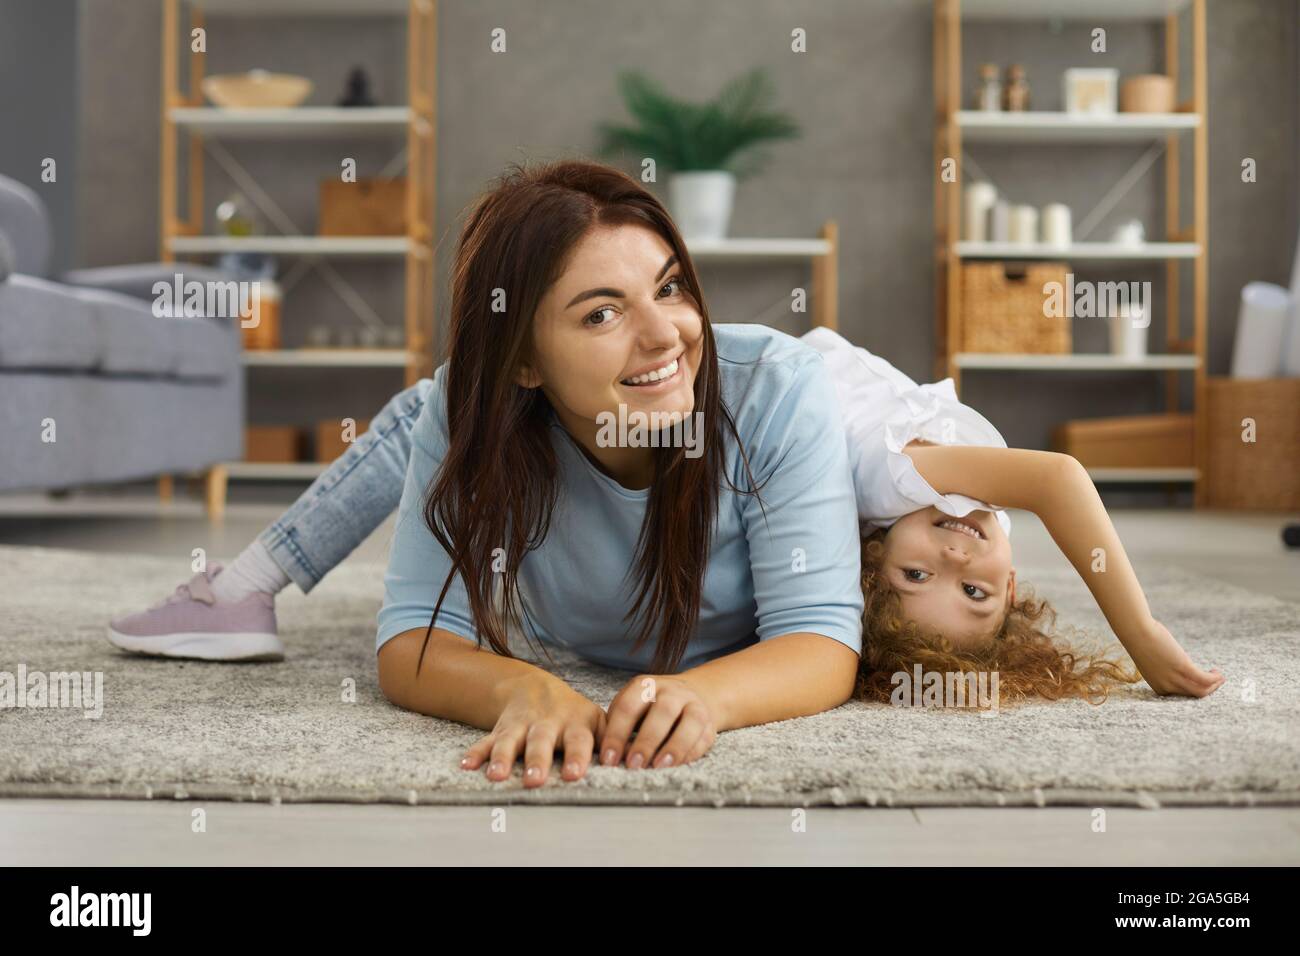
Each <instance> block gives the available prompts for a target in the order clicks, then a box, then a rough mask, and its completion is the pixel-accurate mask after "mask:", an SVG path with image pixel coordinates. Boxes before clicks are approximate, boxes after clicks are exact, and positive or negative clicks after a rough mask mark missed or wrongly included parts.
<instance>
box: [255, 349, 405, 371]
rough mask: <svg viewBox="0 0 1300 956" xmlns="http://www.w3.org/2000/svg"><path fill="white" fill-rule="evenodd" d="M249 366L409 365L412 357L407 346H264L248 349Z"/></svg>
mask: <svg viewBox="0 0 1300 956" xmlns="http://www.w3.org/2000/svg"><path fill="white" fill-rule="evenodd" d="M242 358H243V362H244V365H246V366H259V365H260V366H266V367H268V368H292V367H305V368H405V367H406V366H407V364H408V363H409V362H410V361H411V360H412V355H411V353H410V352H408V351H407V350H406V349H341V348H327V349H306V348H305V349H260V350H258V351H256V352H244V353H243V355H242Z"/></svg>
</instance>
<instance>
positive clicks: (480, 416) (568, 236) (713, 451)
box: [416, 160, 762, 673]
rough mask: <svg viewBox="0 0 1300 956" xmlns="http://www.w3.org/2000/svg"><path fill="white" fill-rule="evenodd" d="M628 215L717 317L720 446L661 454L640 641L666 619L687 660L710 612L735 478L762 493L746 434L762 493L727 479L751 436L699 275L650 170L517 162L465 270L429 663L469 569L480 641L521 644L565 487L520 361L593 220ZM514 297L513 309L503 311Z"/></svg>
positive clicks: (472, 217)
mask: <svg viewBox="0 0 1300 956" xmlns="http://www.w3.org/2000/svg"><path fill="white" fill-rule="evenodd" d="M620 225H639V226H645V227H649V228H650V229H653V230H654V231H655V232H657V233H658V234H659V235H660V236H662V237H663V239H664V241H665V242H666V243H667V244H668V245H669V246H670V247H671V248H672V250H673V252H674V253H675V254H676V255H677V260H678V263H679V265H680V267H681V273H682V277H683V285H684V287H685V291H686V292H687V293H688V294H689V295H690V296H691V297H692V298H693V299H694V303H695V305H696V306H697V307H698V309H699V312H700V316H701V318H702V320H703V335H704V341H703V349H702V352H701V359H700V368H699V369H698V371H697V372H696V376H695V385H694V391H695V408H694V411H695V412H700V413H703V419H702V425H703V428H702V435H701V436H700V441H701V442H702V447H703V449H704V452H703V454H701V455H699V456H698V457H695V458H688V457H687V456H686V454H685V452H686V449H684V448H682V447H675V448H671V447H669V448H662V447H661V448H656V449H654V450H653V454H654V480H653V483H652V485H651V489H650V494H649V500H648V504H647V509H646V515H645V519H644V521H643V523H642V525H641V532H640V535H639V536H638V538H637V545H636V551H637V553H636V559H635V562H634V568H629V569H628V570H629V573H631V572H632V571H633V570H635V572H636V574H637V577H638V579H639V581H640V586H639V590H638V594H637V598H636V602H635V604H634V605H633V606H632V608H631V609H630V610H629V611H628V612H627V613H626V614H625V615H624V620H625V621H626V620H627V619H628V618H630V617H633V616H634V615H636V614H637V613H638V612H639V611H640V610H641V608H642V607H643V606H645V607H648V609H649V610H650V611H652V612H653V613H647V614H646V615H645V617H644V619H643V621H642V623H641V625H640V627H639V629H638V633H637V637H636V639H635V642H634V643H633V646H632V650H633V651H635V650H637V649H638V648H640V647H641V646H642V645H643V644H644V643H645V641H646V640H648V638H649V636H650V634H651V632H652V631H653V630H654V627H655V625H656V623H659V624H661V625H662V629H661V630H660V634H659V642H658V645H657V648H656V651H655V657H654V662H653V665H652V667H653V670H654V672H655V673H671V672H673V671H675V670H676V668H677V665H678V663H679V662H680V661H681V658H682V655H683V654H684V653H685V650H686V645H687V643H688V642H689V640H690V638H691V635H692V633H693V631H694V629H695V625H696V622H697V620H698V617H699V611H700V593H701V590H702V589H703V585H704V573H705V571H706V569H707V565H708V557H709V549H710V543H711V541H712V535H713V530H714V522H715V518H716V515H717V506H718V494H719V491H720V486H719V482H718V479H719V476H720V475H721V476H724V477H726V478H727V484H728V485H730V486H731V487H732V490H734V491H737V492H739V493H741V494H755V495H757V493H758V490H759V489H757V488H753V475H752V474H751V473H750V471H749V460H748V457H747V456H746V455H745V450H744V448H743V446H741V447H740V454H741V458H742V461H743V462H744V468H745V472H746V475H747V476H748V479H749V484H750V486H751V487H750V489H747V490H745V491H741V490H740V489H737V488H736V487H735V486H734V485H732V484H731V479H730V477H729V476H726V475H725V471H726V469H725V467H724V465H725V454H724V445H723V442H722V440H721V439H722V436H723V424H724V423H725V424H726V426H727V428H728V429H729V430H730V433H731V436H732V438H733V439H734V440H735V441H736V443H737V445H738V446H740V436H739V435H738V434H737V432H736V425H735V421H734V419H733V418H732V415H731V412H730V411H729V410H728V409H727V407H726V405H725V403H724V402H723V401H722V396H721V383H720V380H719V373H718V355H717V349H716V345H715V342H714V338H713V332H712V330H711V328H710V324H709V313H708V308H707V306H706V305H705V302H704V295H703V293H702V291H701V289H700V282H699V277H698V275H697V274H696V271H695V265H694V263H693V262H692V261H691V257H690V255H688V254H687V251H686V244H685V243H684V242H683V241H682V238H681V236H680V235H679V234H678V232H677V227H676V226H675V225H674V224H673V221H672V219H671V217H670V216H669V215H668V212H667V211H666V210H665V209H664V207H663V205H662V204H661V203H660V202H659V200H658V199H656V198H655V196H654V195H653V194H652V193H650V192H649V191H647V190H646V189H645V188H644V187H643V186H642V185H641V184H640V183H638V182H637V181H636V180H635V179H633V178H631V177H630V176H628V175H626V174H625V173H623V172H620V171H619V170H617V169H614V168H612V167H609V166H605V165H602V164H599V163H592V162H587V161H582V160H561V161H555V162H551V163H545V164H542V165H540V166H537V167H535V168H526V167H524V166H521V165H519V164H511V166H509V167H507V169H506V171H505V172H504V173H502V175H501V176H500V177H499V178H498V179H497V181H496V183H495V185H494V188H492V189H491V190H489V191H488V192H486V193H485V194H484V195H482V196H481V197H480V198H479V199H478V200H477V201H476V202H475V203H474V204H473V206H472V207H471V209H470V211H469V214H468V216H467V219H466V222H465V226H464V229H463V231H462V233H461V237H460V243H459V246H458V247H457V251H456V258H455V263H454V265H453V266H452V270H451V317H450V336H449V343H448V359H447V362H448V365H447V428H448V438H449V446H448V449H447V454H446V457H445V459H444V460H443V463H442V466H441V468H440V470H439V473H438V474H437V475H435V476H434V477H433V478H432V479H431V481H430V483H429V486H428V488H427V489H426V491H425V498H424V521H425V524H426V525H427V526H428V528H429V530H430V531H431V532H432V533H433V535H434V537H435V538H437V539H438V541H439V543H440V544H441V545H442V546H443V548H444V549H446V551H447V554H448V555H449V556H450V558H451V571H450V572H449V573H448V575H447V579H446V581H445V582H444V583H443V586H442V591H441V592H440V593H439V595H438V602H437V604H436V605H435V606H434V612H433V617H432V618H431V619H430V621H429V627H428V629H427V630H426V631H425V635H424V644H423V645H422V646H421V649H420V659H419V661H418V662H417V664H416V672H417V673H419V668H420V665H421V664H422V663H423V661H424V652H425V650H426V649H427V648H428V645H429V638H430V635H431V634H432V632H433V626H434V621H436V620H437V615H438V611H439V610H440V609H441V608H442V603H443V599H444V598H445V597H446V596H447V591H448V589H449V588H450V586H451V582H452V580H453V578H454V576H455V575H456V574H457V573H459V574H460V575H461V577H462V579H463V581H464V583H465V589H466V591H467V593H468V595H469V603H470V607H471V610H472V612H473V617H474V623H475V627H476V630H477V632H478V644H479V647H480V648H481V647H482V645H483V640H484V638H486V640H487V643H488V644H489V645H491V648H492V650H493V651H495V652H496V653H498V654H501V655H503V656H506V657H513V656H514V655H513V654H512V653H511V652H510V648H509V643H508V633H507V627H508V626H510V625H514V626H516V627H518V626H519V625H520V620H521V618H520V613H519V603H518V601H519V597H520V595H519V590H518V580H519V566H520V562H522V561H523V559H524V557H525V555H526V554H527V552H528V551H530V550H533V549H535V548H537V547H539V546H540V545H541V544H542V542H543V541H544V540H545V539H546V536H547V533H548V531H549V529H550V522H551V515H552V513H553V511H554V508H555V502H556V498H557V494H558V490H559V489H558V486H557V483H558V465H557V460H556V455H555V451H554V449H553V447H552V445H551V438H550V425H549V418H548V416H549V409H550V401H549V399H547V398H546V396H545V394H544V393H543V392H542V390H541V389H540V388H534V389H529V388H524V387H522V386H520V385H519V384H517V382H516V381H515V371H516V370H517V369H518V368H519V367H520V364H521V363H523V362H526V361H528V360H529V359H531V357H532V342H533V336H532V330H533V322H534V316H535V314H536V312H537V307H538V304H539V303H540V302H541V300H542V297H543V296H544V295H545V293H546V291H547V289H549V288H550V287H551V285H552V284H554V283H555V282H556V281H557V280H558V279H559V277H560V276H561V275H562V274H563V272H564V269H565V267H566V266H567V261H568V258H569V254H570V251H571V250H572V249H573V247H574V246H575V244H576V243H577V242H578V241H579V240H580V239H581V238H582V237H583V236H584V235H585V234H586V233H587V232H588V230H590V229H592V228H593V227H598V226H620ZM503 298H504V302H505V311H503V312H499V311H493V306H494V303H500V302H501V301H502V299H503ZM759 503H760V505H761V504H762V499H761V497H760V498H759ZM497 549H501V551H497ZM502 552H504V554H502ZM498 574H499V575H500V576H501V580H500V591H499V592H498V591H497V589H496V585H497V575H498ZM498 595H499V597H498ZM525 610H526V608H525ZM548 657H549V654H548Z"/></svg>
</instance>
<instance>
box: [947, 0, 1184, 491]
mask: <svg viewBox="0 0 1300 956" xmlns="http://www.w3.org/2000/svg"><path fill="white" fill-rule="evenodd" d="M1184 13H1189V14H1190V15H1189V16H1188V17H1186V19H1187V20H1188V21H1190V33H1191V57H1190V60H1191V69H1190V74H1191V77H1190V78H1191V84H1190V85H1191V95H1190V97H1189V98H1188V99H1186V100H1185V101H1181V102H1179V103H1178V104H1177V105H1176V107H1175V110H1176V111H1175V112H1172V113H1119V114H1116V115H1112V116H1092V115H1078V114H1070V113H1064V112H1059V111H1048V110H1042V111H1039V110H1028V111H1024V112H991V111H990V112H983V111H976V110H971V109H968V108H966V106H967V103H968V102H969V101H968V99H967V96H966V92H967V90H968V86H967V81H968V80H969V77H968V76H967V75H966V74H965V73H964V72H963V67H962V28H963V23H965V22H971V21H983V22H985V23H991V22H1007V23H1011V22H1017V23H1024V22H1031V21H1039V22H1042V23H1052V22H1056V21H1072V22H1075V23H1090V24H1104V23H1108V22H1111V21H1141V22H1145V23H1150V24H1152V25H1153V26H1156V27H1161V28H1163V29H1162V30H1161V33H1162V39H1163V41H1164V42H1163V48H1164V50H1163V52H1164V57H1163V72H1164V74H1165V75H1167V76H1169V77H1171V78H1172V79H1173V81H1174V85H1175V89H1177V88H1178V80H1179V57H1180V43H1179V39H1180V36H1179V34H1180V17H1181V16H1182V15H1183V14H1184ZM934 88H935V135H934V158H935V163H936V166H938V165H939V164H941V163H943V162H945V160H948V159H949V158H951V157H962V156H963V149H964V147H965V146H966V145H967V144H1008V145H1013V146H1023V147H1025V148H1026V149H1028V148H1030V147H1033V146H1036V145H1042V146H1049V145H1053V144H1071V145H1076V146H1078V147H1079V149H1080V154H1081V155H1083V153H1082V150H1084V149H1086V148H1089V147H1092V146H1094V145H1096V146H1102V145H1107V144H1115V143H1119V144H1124V143H1143V142H1147V143H1150V144H1151V149H1150V150H1148V153H1149V154H1154V153H1156V152H1158V150H1159V147H1160V146H1161V145H1163V146H1164V168H1165V177H1164V180H1165V181H1164V199H1165V201H1164V206H1165V223H1164V230H1163V233H1164V241H1159V242H1147V243H1143V244H1141V245H1127V244H1120V243H1113V242H1072V243H1070V244H1068V245H1065V246H1053V245H1047V244H1045V243H1032V244H1019V243H1007V242H997V243H994V242H967V241H962V240H961V239H960V226H961V199H960V197H961V189H962V183H961V180H962V177H961V176H958V177H957V181H956V182H955V183H953V182H936V186H935V193H934V209H935V233H936V242H935V274H936V296H935V300H936V313H937V316H936V318H937V322H936V339H937V342H938V349H937V354H936V357H935V358H936V363H935V365H936V372H937V373H938V374H939V375H941V376H948V377H951V378H952V379H953V380H954V382H955V383H956V384H957V387H958V389H960V383H961V375H962V372H963V371H964V370H968V369H969V370H973V371H974V370H1004V371H1014V370H1022V371H1039V372H1045V373H1046V372H1056V373H1062V372H1089V371H1098V372H1104V371H1150V372H1155V373H1157V374H1162V375H1164V377H1165V394H1166V405H1167V407H1168V410H1169V411H1170V412H1175V411H1177V410H1178V408H1179V404H1180V403H1179V395H1180V389H1179V385H1180V383H1179V376H1181V375H1184V374H1186V373H1190V374H1191V375H1192V377H1193V396H1194V397H1193V406H1192V409H1191V412H1192V414H1193V418H1194V422H1195V436H1196V438H1195V458H1194V462H1195V463H1196V465H1197V467H1194V468H1141V469H1133V468H1097V469H1091V470H1090V472H1089V473H1090V474H1091V475H1092V476H1093V479H1094V480H1095V481H1117V482H1133V481H1149V482H1157V483H1175V482H1193V483H1194V484H1195V492H1196V500H1197V503H1198V504H1203V503H1204V488H1203V485H1202V483H1201V482H1200V481H1199V477H1200V475H1201V474H1202V473H1203V472H1204V471H1205V468H1206V464H1207V462H1206V459H1205V454H1206V445H1205V425H1206V423H1205V414H1204V408H1205V401H1204V397H1205V375H1206V368H1205V354H1206V315H1207V283H1208V250H1207V244H1208V239H1209V230H1208V169H1209V162H1208V131H1207V120H1206V101H1207V92H1206V91H1207V79H1206V20H1205V0H934ZM1189 139H1190V142H1191V155H1192V163H1191V175H1190V177H1189V178H1190V180H1191V187H1192V189H1191V193H1192V204H1191V217H1190V220H1189V221H1188V222H1187V223H1186V224H1184V222H1183V219H1182V216H1183V214H1184V212H1185V209H1184V204H1183V203H1182V200H1181V190H1180V179H1181V176H1182V169H1181V165H1180V148H1181V146H1182V144H1184V143H1185V142H1187V141H1188V140H1189ZM1152 158H1153V159H1154V155H1152ZM1143 168H1145V167H1143ZM1135 175H1140V173H1138V174H1135ZM978 259H985V260H995V261H1003V260H1020V261H1025V260H1049V261H1050V260H1060V261H1064V262H1067V263H1072V262H1076V261H1087V262H1093V263H1101V262H1120V263H1122V262H1133V263H1143V262H1150V263H1159V264H1161V265H1162V266H1163V268H1164V273H1165V307H1166V316H1165V326H1166V332H1165V342H1164V343H1162V345H1163V347H1162V348H1161V353H1163V354H1160V353H1158V354H1151V355H1147V356H1144V357H1143V358H1141V359H1138V360H1128V359H1124V358H1123V357H1120V356H1114V355H1088V354H1071V355H990V354H975V353H970V352H963V351H960V348H961V343H962V324H963V315H962V309H961V271H962V267H963V263H964V262H966V261H969V260H978ZM1180 268H1188V271H1190V272H1191V275H1192V293H1191V295H1190V297H1182V296H1181V294H1180V285H1179V272H1180ZM1187 305H1190V312H1191V322H1190V323H1189V324H1190V326H1191V328H1190V334H1188V333H1187V332H1185V331H1184V329H1183V326H1184V324H1185V323H1184V321H1183V314H1182V312H1183V310H1182V309H1180V306H1187ZM1153 345H1154V343H1153Z"/></svg>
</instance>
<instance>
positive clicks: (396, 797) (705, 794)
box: [0, 782, 1300, 810]
mask: <svg viewBox="0 0 1300 956" xmlns="http://www.w3.org/2000/svg"><path fill="white" fill-rule="evenodd" d="M0 799H13V800H22V799H29V800H30V799H60V800H65V799H66V800H140V801H188V802H197V801H204V800H209V801H220V802H233V803H265V804H271V805H278V804H282V803H338V804H359V805H365V804H384V805H405V806H495V805H500V804H513V805H533V806H669V807H686V806H692V807H699V806H711V807H792V808H793V807H814V806H816V807H821V806H831V807H866V808H873V807H874V808H878V809H908V808H916V807H1022V808H1023V807H1064V806H1088V807H1136V808H1140V809H1147V810H1158V809H1161V808H1164V807H1257V806H1300V790H1279V791H1260V790H1226V791H1205V790H1088V789H1074V788H1063V789H1052V788H1037V789H1034V790H1020V791H995V790H953V791H943V792H940V791H917V790H898V791H871V790H860V789H854V788H840V787H831V788H828V789H822V790H815V791H809V792H807V793H785V792H772V791H768V792H734V793H733V792H719V791H708V790H683V791H675V790H654V791H651V790H604V789H599V790H596V789H585V788H577V789H575V788H571V787H565V788H564V789H563V790H562V791H561V788H560V787H552V786H546V787H542V788H539V789H525V788H524V787H523V785H522V783H518V784H517V785H516V786H514V787H506V788H503V789H493V790H482V791H458V792H447V791H440V790H432V791H417V790H376V791H367V790H348V789H331V788H318V787H308V788H300V789H294V788H284V789H280V788H270V787H250V786H244V785H221V784H202V785H190V784H176V783H169V784H160V785H157V786H155V785H152V784H135V785H123V784H66V783H63V784H58V783H28V782H8V783H0Z"/></svg>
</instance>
